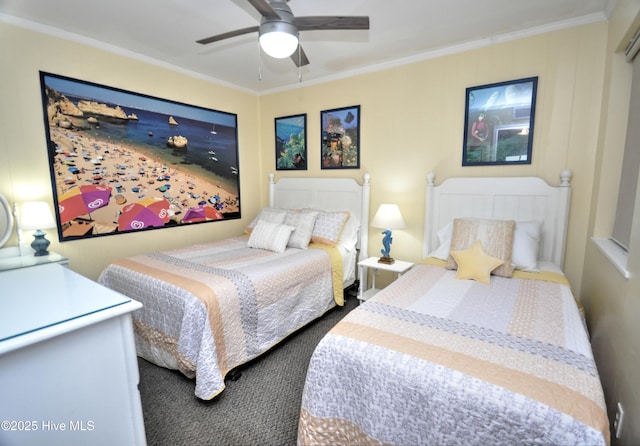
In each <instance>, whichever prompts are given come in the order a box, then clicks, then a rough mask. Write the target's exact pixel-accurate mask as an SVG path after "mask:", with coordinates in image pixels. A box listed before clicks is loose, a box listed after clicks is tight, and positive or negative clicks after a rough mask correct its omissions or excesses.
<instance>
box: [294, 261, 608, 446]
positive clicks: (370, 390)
mask: <svg viewBox="0 0 640 446" xmlns="http://www.w3.org/2000/svg"><path fill="white" fill-rule="evenodd" d="M454 275H455V273H454V272H453V271H449V270H446V269H444V268H440V267H438V266H433V265H416V266H415V267H414V268H413V269H412V270H410V271H409V272H407V273H406V274H404V275H403V276H402V277H401V278H399V279H398V280H397V281H395V282H394V283H393V284H392V285H391V286H388V287H387V288H385V289H384V290H382V291H381V292H380V293H378V294H377V295H376V296H375V297H374V298H372V299H370V300H369V301H367V302H365V303H363V304H362V305H360V306H359V307H358V308H357V309H355V310H353V311H352V312H351V313H349V314H348V315H347V316H346V317H345V318H344V319H343V320H342V321H341V322H339V323H338V324H337V325H336V326H335V327H334V328H333V329H332V330H331V331H330V332H329V333H328V334H327V335H326V336H325V337H324V338H323V340H322V341H321V342H320V343H319V345H318V346H317V348H316V350H315V352H314V354H313V357H312V359H311V361H310V365H309V369H308V372H307V373H308V374H307V380H306V383H305V389H304V394H303V399H302V407H301V413H300V422H299V428H298V443H299V444H303V445H311V444H331V445H337V444H349V445H354V444H403V445H409V444H410V445H431V444H434V445H435V444H437V445H446V444H464V445H474V444H475V445H488V444H491V445H497V444H518V445H521V444H559V445H568V444H571V445H577V444H584V445H603V444H608V443H609V423H608V419H607V414H606V407H605V402H604V396H603V392H602V386H601V384H600V381H599V376H598V371H597V369H596V365H595V362H594V360H593V356H592V352H591V347H590V343H589V339H588V334H587V333H586V330H585V329H584V326H583V324H582V320H581V316H580V312H579V311H578V308H577V306H576V304H575V301H574V298H573V295H572V293H571V290H570V289H569V288H568V287H567V286H565V285H562V284H558V283H554V282H550V281H541V280H530V279H518V278H510V279H506V278H502V277H496V276H492V277H491V284H490V285H484V284H481V283H478V282H475V281H470V280H458V279H455V277H454Z"/></svg>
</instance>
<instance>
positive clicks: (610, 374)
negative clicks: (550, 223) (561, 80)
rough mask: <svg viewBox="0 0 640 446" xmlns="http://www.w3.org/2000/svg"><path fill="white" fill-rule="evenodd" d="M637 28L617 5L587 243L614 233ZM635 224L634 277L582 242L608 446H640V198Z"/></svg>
mask: <svg viewBox="0 0 640 446" xmlns="http://www.w3.org/2000/svg"><path fill="white" fill-rule="evenodd" d="M634 18H635V19H634ZM639 24H640V2H638V1H637V0H619V1H618V2H617V4H616V8H615V10H614V11H613V14H612V15H611V18H610V20H609V40H608V43H607V61H606V64H605V66H606V74H605V88H604V94H603V112H602V118H601V123H600V134H599V138H598V148H597V158H596V160H597V162H596V165H597V169H596V171H595V176H594V193H593V201H592V204H591V211H590V213H589V228H588V234H587V235H588V236H595V237H601V238H607V237H608V236H609V235H610V234H611V229H612V227H613V218H614V213H615V208H616V200H617V193H618V185H619V176H620V170H621V164H622V157H623V153H624V144H625V136H626V129H627V119H628V111H629V97H630V94H631V93H630V91H631V72H632V69H631V64H629V63H627V62H626V61H625V59H624V55H623V53H621V52H620V50H621V49H622V50H623V49H624V46H625V45H626V42H628V39H629V38H630V37H631V35H632V33H633V32H634V31H635V30H636V29H637V28H638V25H639ZM616 50H617V51H618V52H616ZM635 125H637V123H635ZM634 222H635V223H634V226H633V228H632V236H631V246H630V252H629V258H628V263H627V267H628V269H629V271H630V273H631V277H630V278H629V279H625V278H624V277H623V276H622V275H621V274H620V273H619V272H618V270H616V269H615V268H614V267H613V265H612V264H611V262H610V261H609V260H608V259H607V258H606V257H605V256H604V255H603V254H602V252H601V251H600V250H599V248H597V247H596V246H595V245H594V244H593V242H591V241H590V240H589V239H587V241H586V253H585V254H586V255H585V262H584V272H583V282H582V301H583V304H584V306H585V310H586V314H587V320H588V324H589V328H590V331H591V342H592V349H593V352H594V355H595V357H596V361H597V363H598V368H599V372H600V377H601V380H602V383H603V387H604V390H605V395H606V398H607V407H608V411H609V418H610V420H611V421H612V420H613V419H614V416H615V410H616V404H617V403H618V402H619V401H620V402H621V403H622V404H623V406H624V409H625V418H626V421H625V422H624V425H623V430H622V432H621V438H620V439H619V440H616V439H613V442H614V443H613V444H625V445H627V444H628V445H631V444H634V445H635V444H640V424H639V423H638V422H637V420H638V414H640V386H639V385H638V383H640V345H639V344H640V324H638V316H639V315H640V254H638V253H640V240H639V238H640V191H638V192H637V195H636V204H635V215H634ZM613 437H614V435H613V434H612V438H613Z"/></svg>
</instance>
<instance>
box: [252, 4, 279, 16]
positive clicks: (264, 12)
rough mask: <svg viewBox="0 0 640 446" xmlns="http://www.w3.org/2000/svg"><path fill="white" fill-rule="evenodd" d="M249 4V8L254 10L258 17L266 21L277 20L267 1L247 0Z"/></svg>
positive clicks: (276, 14)
mask: <svg viewBox="0 0 640 446" xmlns="http://www.w3.org/2000/svg"><path fill="white" fill-rule="evenodd" d="M248 1H249V3H251V6H253V7H254V8H256V9H257V10H258V12H259V13H260V15H261V16H262V17H264V18H267V19H274V20H279V19H280V16H279V15H278V13H277V12H276V11H275V10H274V9H273V8H272V7H271V5H270V4H269V2H268V1H267V0H248Z"/></svg>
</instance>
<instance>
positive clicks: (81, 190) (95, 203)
mask: <svg viewBox="0 0 640 446" xmlns="http://www.w3.org/2000/svg"><path fill="white" fill-rule="evenodd" d="M110 198H111V188H110V187H109V186H104V185H95V184H86V185H83V186H75V187H72V188H71V189H69V190H68V191H67V192H65V193H64V194H62V195H61V196H60V197H59V198H58V211H59V213H60V222H61V223H62V224H64V223H67V222H69V221H71V220H73V219H74V218H76V217H79V216H81V215H88V214H91V213H92V212H93V211H95V210H96V209H99V208H101V207H103V206H106V205H108V204H109V199H110Z"/></svg>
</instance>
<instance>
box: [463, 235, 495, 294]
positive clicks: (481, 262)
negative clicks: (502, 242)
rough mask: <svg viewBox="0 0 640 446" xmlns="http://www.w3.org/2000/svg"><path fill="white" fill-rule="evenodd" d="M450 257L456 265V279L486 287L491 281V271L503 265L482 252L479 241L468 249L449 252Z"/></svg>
mask: <svg viewBox="0 0 640 446" xmlns="http://www.w3.org/2000/svg"><path fill="white" fill-rule="evenodd" d="M451 257H453V259H454V260H455V261H456V263H457V264H458V271H457V272H456V278H458V279H472V280H476V281H478V282H481V283H485V284H487V285H489V282H490V279H491V271H493V270H494V269H496V268H497V267H499V266H500V265H502V264H503V263H504V262H503V261H502V260H500V259H496V258H495V257H491V256H490V255H488V254H487V253H486V252H484V249H483V248H482V242H481V241H480V240H476V241H475V243H474V244H473V245H471V248H469V249H465V250H463V251H451Z"/></svg>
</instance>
